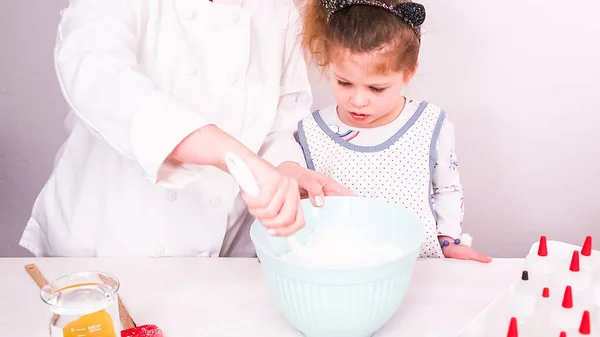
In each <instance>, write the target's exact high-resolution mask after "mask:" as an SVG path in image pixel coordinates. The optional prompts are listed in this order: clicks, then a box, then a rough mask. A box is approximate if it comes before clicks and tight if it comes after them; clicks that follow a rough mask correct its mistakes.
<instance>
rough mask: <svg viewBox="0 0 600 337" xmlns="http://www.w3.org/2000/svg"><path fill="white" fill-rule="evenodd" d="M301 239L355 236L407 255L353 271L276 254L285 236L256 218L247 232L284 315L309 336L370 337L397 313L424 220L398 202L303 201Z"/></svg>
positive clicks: (286, 247)
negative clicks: (331, 232)
mask: <svg viewBox="0 0 600 337" xmlns="http://www.w3.org/2000/svg"><path fill="white" fill-rule="evenodd" d="M302 206H303V208H304V216H305V218H306V226H305V227H304V228H303V229H302V230H300V231H299V232H298V233H297V234H296V236H297V238H298V241H299V242H300V243H302V244H304V243H305V242H306V240H307V238H308V235H309V234H310V233H311V231H312V230H313V229H315V228H335V229H340V228H343V229H344V230H347V231H351V232H354V233H358V234H360V235H362V236H363V237H365V238H367V239H368V240H370V241H371V242H373V243H379V244H391V245H393V246H396V247H399V248H400V249H402V250H403V251H404V253H405V255H403V256H402V257H400V258H398V259H395V260H392V261H390V262H387V263H384V264H380V265H373V266H368V267H363V268H358V269H318V268H312V267H308V266H303V265H300V264H296V263H293V262H289V261H285V260H283V259H281V258H280V256H281V255H282V254H283V253H286V252H287V251H289V250H290V246H289V244H288V242H287V240H286V239H285V238H281V237H274V236H272V235H269V234H268V233H267V231H266V229H265V227H264V226H263V225H262V224H261V223H260V222H258V221H256V222H255V223H254V224H253V225H252V228H251V230H250V236H251V238H252V242H253V243H254V247H255V248H256V252H257V255H258V258H259V259H260V261H261V266H262V269H263V272H264V274H265V276H266V279H267V282H268V287H269V291H270V293H271V295H272V297H273V299H274V301H275V304H276V306H277V307H278V308H279V310H280V311H281V313H282V314H283V315H284V316H285V318H286V319H287V320H288V321H289V322H290V323H291V324H292V325H293V326H294V327H295V328H296V329H298V330H299V331H300V332H301V333H302V334H303V335H304V336H306V337H368V336H372V335H373V334H374V333H375V332H376V331H377V330H379V329H380V328H381V327H382V326H383V325H384V324H385V323H386V322H387V321H388V320H389V319H390V318H391V317H392V315H393V314H394V313H395V312H396V311H397V310H398V307H399V306H400V304H401V302H402V300H403V299H404V295H405V294H406V291H407V289H408V286H409V283H410V280H411V278H412V273H413V269H414V266H415V262H416V260H417V256H418V252H419V248H420V246H421V242H422V240H423V237H424V228H423V223H422V222H421V221H420V220H419V219H418V218H417V217H416V216H415V215H413V214H412V213H411V212H409V211H408V210H406V209H405V208H404V207H402V206H401V205H396V204H389V203H387V202H385V201H382V200H378V199H368V198H361V197H327V198H326V199H325V206H323V207H321V208H316V207H313V206H312V205H311V204H310V201H309V200H308V199H306V200H303V203H302Z"/></svg>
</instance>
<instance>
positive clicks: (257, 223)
mask: <svg viewBox="0 0 600 337" xmlns="http://www.w3.org/2000/svg"><path fill="white" fill-rule="evenodd" d="M324 198H325V203H327V199H350V198H360V199H368V200H372V201H375V202H379V203H385V204H388V205H392V206H395V207H400V208H403V209H404V210H406V211H408V212H409V214H410V216H411V217H413V218H414V219H415V220H417V221H418V222H422V221H421V219H419V218H418V217H417V216H416V215H415V214H414V213H412V212H410V210H408V209H407V208H406V207H404V206H403V205H401V204H396V203H387V202H386V201H384V200H382V199H380V198H372V197H362V196H325V197H324ZM301 204H302V206H303V207H304V206H305V205H307V204H308V205H309V206H310V207H315V206H313V205H312V203H311V201H310V199H308V198H305V199H302V200H301ZM255 226H262V224H261V223H260V221H258V219H255V220H254V221H253V222H252V224H251V226H250V240H251V241H252V245H253V246H254V249H255V251H256V252H257V255H258V251H259V250H260V252H261V254H263V255H266V256H268V257H269V258H270V259H273V260H275V261H277V262H278V263H285V264H288V265H293V266H294V267H298V268H301V269H305V270H313V271H314V270H319V271H327V272H338V273H339V272H353V273H354V272H357V271H361V272H367V271H369V269H379V268H382V267H384V266H388V265H393V264H396V263H398V262H399V261H401V260H404V259H405V258H406V257H408V256H412V255H416V256H415V260H416V259H417V258H418V251H419V249H420V248H421V245H422V242H423V240H424V239H425V229H424V226H423V227H422V228H421V229H420V230H419V232H420V233H419V235H420V236H421V242H420V243H418V244H416V247H415V248H414V249H411V250H409V251H405V252H404V254H402V255H401V256H400V257H397V258H393V259H391V260H389V261H387V262H381V263H375V264H370V265H367V266H364V267H358V268H322V267H312V266H307V265H304V264H301V263H298V262H295V261H288V260H284V259H282V258H281V256H277V255H275V254H272V253H270V252H268V251H266V250H264V249H258V247H257V246H256V245H255V244H254V235H253V234H252V233H253V230H252V229H253V228H254V227H255ZM267 235H268V234H267Z"/></svg>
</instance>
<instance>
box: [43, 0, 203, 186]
mask: <svg viewBox="0 0 600 337" xmlns="http://www.w3.org/2000/svg"><path fill="white" fill-rule="evenodd" d="M142 4H143V2H142V1H132V0H102V1H98V0H77V1H71V4H70V6H69V7H68V8H66V9H65V10H64V11H63V12H62V19H61V22H60V24H59V27H58V33H57V41H56V47H55V50H54V56H55V67H56V71H57V75H58V79H59V83H60V85H61V89H62V91H63V94H64V96H65V98H66V100H67V101H68V103H69V105H70V107H71V109H72V110H73V111H74V113H75V114H76V115H77V116H78V117H79V120H80V121H81V122H82V123H83V124H84V125H85V126H86V127H87V128H88V129H89V130H91V132H93V133H94V134H95V135H96V136H97V137H99V138H100V139H102V140H104V141H105V142H106V143H107V144H109V145H110V146H111V147H112V148H113V149H115V150H116V151H117V152H119V153H120V154H121V155H123V156H124V157H125V158H127V159H128V160H131V161H132V162H133V163H134V165H136V166H137V167H138V168H139V169H140V172H142V175H143V176H144V178H146V179H148V180H150V181H151V182H153V183H160V181H161V177H160V176H161V174H162V173H161V171H162V170H164V169H165V167H166V166H168V165H165V164H164V163H165V159H166V158H167V157H168V155H169V154H170V153H171V152H172V151H173V149H174V148H175V147H176V146H177V145H178V144H179V143H180V142H181V141H182V140H183V139H184V138H185V137H187V136H188V135H189V134H190V133H192V132H193V131H194V130H197V129H199V128H201V127H202V126H205V125H207V124H209V122H208V121H207V120H205V119H204V118H203V117H202V116H200V114H199V113H198V112H196V111H194V110H193V109H191V108H190V107H189V106H187V105H186V104H185V103H183V102H182V101H181V100H179V99H177V98H176V97H174V96H172V95H170V94H168V93H166V92H163V91H161V90H160V89H159V88H157V86H156V85H155V84H154V83H153V81H152V80H151V79H150V78H148V77H147V76H145V75H144V74H143V71H142V69H141V67H140V65H139V63H138V59H137V55H136V50H137V48H138V43H139V41H138V38H137V37H138V36H139V35H140V34H141V32H140V31H139V27H140V26H141V25H140V22H141V20H143V15H144V14H143V10H142V9H141V8H137V6H142ZM169 171H172V168H171V169H169ZM165 175H167V176H168V174H166V173H165Z"/></svg>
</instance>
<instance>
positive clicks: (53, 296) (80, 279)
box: [42, 272, 122, 337]
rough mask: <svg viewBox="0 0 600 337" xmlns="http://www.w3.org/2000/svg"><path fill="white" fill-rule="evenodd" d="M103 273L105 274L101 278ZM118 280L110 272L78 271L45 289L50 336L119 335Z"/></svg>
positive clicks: (114, 336) (102, 336) (109, 336)
mask: <svg viewBox="0 0 600 337" xmlns="http://www.w3.org/2000/svg"><path fill="white" fill-rule="evenodd" d="M100 275H102V276H103V278H100ZM118 287H119V283H118V281H116V279H115V278H114V277H112V276H110V275H108V274H102V273H85V272H84V273H76V274H71V275H68V276H65V277H63V278H61V279H59V280H57V281H55V282H53V283H51V284H49V285H48V286H46V287H44V288H43V289H42V299H43V300H44V302H45V303H46V304H47V305H48V307H49V309H50V313H51V316H52V317H51V320H50V324H49V328H50V336H51V337H119V335H120V331H121V328H122V327H121V325H120V321H119V309H118V302H117V301H118V299H117V291H118Z"/></svg>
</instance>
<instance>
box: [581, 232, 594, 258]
mask: <svg viewBox="0 0 600 337" xmlns="http://www.w3.org/2000/svg"><path fill="white" fill-rule="evenodd" d="M581 255H583V256H590V255H592V237H591V236H586V237H585V242H584V243H583V248H581Z"/></svg>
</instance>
